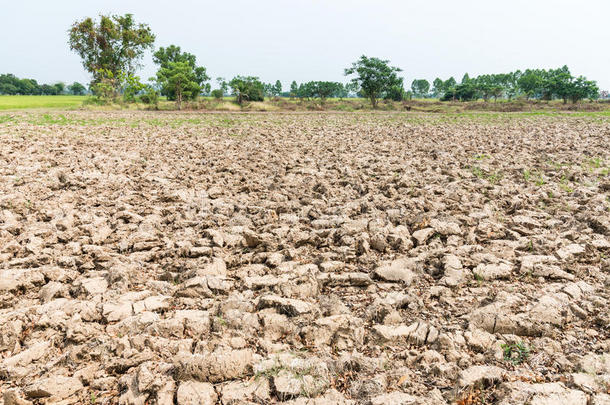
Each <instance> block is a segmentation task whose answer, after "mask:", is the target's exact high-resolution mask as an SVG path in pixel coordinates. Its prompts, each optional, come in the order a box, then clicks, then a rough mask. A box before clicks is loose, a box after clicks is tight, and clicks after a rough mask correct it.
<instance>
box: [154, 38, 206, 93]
mask: <svg viewBox="0 0 610 405" xmlns="http://www.w3.org/2000/svg"><path fill="white" fill-rule="evenodd" d="M153 62H155V64H157V65H159V68H160V69H162V68H169V66H170V63H172V62H184V63H187V64H188V65H190V66H191V68H192V69H193V73H194V74H195V78H196V82H197V84H199V86H200V87H201V88H202V89H203V88H205V83H206V82H207V81H208V80H210V77H209V76H208V75H207V71H206V68H205V67H203V66H197V58H196V57H195V55H193V54H191V53H188V52H182V51H181V49H180V47H179V46H176V45H170V46H168V47H167V48H163V47H161V48H159V49H158V50H157V51H156V52H155V53H154V54H153ZM161 94H162V95H164V96H167V99H168V100H176V94H175V93H174V92H173V91H172V90H170V89H169V88H162V89H161ZM194 96H197V95H196V94H195V95H194Z"/></svg>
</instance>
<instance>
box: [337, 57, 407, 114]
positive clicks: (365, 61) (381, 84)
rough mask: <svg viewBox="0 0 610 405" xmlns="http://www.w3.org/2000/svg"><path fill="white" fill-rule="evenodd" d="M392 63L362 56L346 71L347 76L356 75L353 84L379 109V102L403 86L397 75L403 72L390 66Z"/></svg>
mask: <svg viewBox="0 0 610 405" xmlns="http://www.w3.org/2000/svg"><path fill="white" fill-rule="evenodd" d="M389 63H390V61H388V60H383V59H379V58H374V57H371V58H369V57H367V56H365V55H362V56H361V57H360V59H358V60H357V61H356V62H354V63H353V64H352V66H351V67H349V68H347V69H345V75H346V76H350V75H356V76H355V77H354V78H353V79H352V82H353V83H354V84H356V85H358V86H359V87H360V89H361V92H362V93H363V94H364V96H365V97H367V98H368V99H369V100H370V101H371V105H372V106H373V108H377V101H378V100H379V98H381V97H383V96H384V93H386V92H387V91H389V90H390V89H391V88H392V87H394V86H402V78H399V77H398V75H397V73H398V72H401V71H402V70H401V69H400V68H397V67H393V66H390V65H389Z"/></svg>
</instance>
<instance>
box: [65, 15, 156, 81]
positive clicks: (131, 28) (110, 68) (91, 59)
mask: <svg viewBox="0 0 610 405" xmlns="http://www.w3.org/2000/svg"><path fill="white" fill-rule="evenodd" d="M154 41H155V35H154V34H153V33H152V31H151V30H150V28H149V27H148V25H146V24H136V22H135V21H134V19H133V15H132V14H125V15H124V16H119V15H113V16H109V15H101V16H100V20H99V22H97V23H96V22H95V21H94V20H93V19H92V18H90V17H87V18H85V19H84V20H82V21H76V22H75V23H74V24H73V25H72V27H71V28H70V30H69V39H68V43H69V45H70V49H71V50H73V51H75V52H76V53H77V54H78V55H79V56H80V57H81V59H82V61H83V66H84V68H85V69H86V70H87V71H88V72H89V73H91V74H92V75H93V84H95V83H97V82H99V81H101V80H104V79H107V78H108V72H109V73H111V74H112V76H113V77H118V75H119V74H120V73H121V72H125V73H126V74H133V73H134V72H135V70H136V69H137V68H138V67H139V64H140V61H141V59H142V57H143V55H144V52H145V51H146V50H147V49H149V48H152V45H153V43H154ZM107 83H108V82H107ZM115 84H117V85H118V83H116V82H115Z"/></svg>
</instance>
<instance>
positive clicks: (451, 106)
mask: <svg viewBox="0 0 610 405" xmlns="http://www.w3.org/2000/svg"><path fill="white" fill-rule="evenodd" d="M87 98H88V96H67V95H66V96H0V111H10V110H26V109H63V110H72V109H80V108H81V107H83V102H84V101H85V100H87ZM84 107H85V109H88V110H99V109H102V110H126V109H127V110H144V109H150V106H146V105H144V104H140V103H138V104H124V103H117V104H111V105H105V106H99V105H94V104H89V105H87V106H84ZM183 108H184V109H185V110H200V111H205V110H207V111H233V112H237V111H244V112H248V111H259V112H274V111H276V112H277V111H340V112H355V111H372V108H371V105H370V102H369V101H368V100H367V99H364V98H346V99H342V100H340V99H336V98H329V99H327V100H326V101H325V102H324V103H323V102H321V101H320V100H299V99H291V98H285V97H282V98H273V99H269V98H266V99H265V101H263V102H251V103H245V104H244V105H243V106H241V107H240V106H239V105H237V103H235V97H230V96H229V97H224V98H223V99H222V100H216V99H214V98H212V97H200V98H199V99H198V100H197V101H194V102H186V103H184V104H183ZM157 109H159V110H175V109H176V104H175V103H174V102H172V101H167V100H166V99H165V97H161V99H160V102H159V105H158V106H157ZM377 111H403V112H405V111H412V112H432V113H460V114H465V113H466V114H467V113H470V112H475V111H480V112H488V113H491V112H523V113H531V114H535V113H559V112H569V113H574V112H580V113H585V114H588V113H590V112H596V113H601V114H605V115H607V114H608V112H610V103H604V102H582V103H579V104H571V103H568V104H563V103H562V102H561V101H560V100H553V101H550V102H548V101H539V100H530V101H525V100H511V101H508V100H500V101H498V102H495V101H489V102H484V101H482V100H478V101H469V102H460V101H456V102H441V101H439V100H438V99H413V100H408V101H403V102H395V101H388V100H380V101H379V105H378V108H377Z"/></svg>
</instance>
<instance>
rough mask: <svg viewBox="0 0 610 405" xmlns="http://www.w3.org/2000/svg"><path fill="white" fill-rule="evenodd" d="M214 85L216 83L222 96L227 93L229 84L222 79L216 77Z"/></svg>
mask: <svg viewBox="0 0 610 405" xmlns="http://www.w3.org/2000/svg"><path fill="white" fill-rule="evenodd" d="M216 83H218V88H219V89H220V90H221V91H222V95H223V96H224V95H225V94H227V92H228V91H229V83H227V81H226V80H225V78H224V77H217V78H216Z"/></svg>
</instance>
